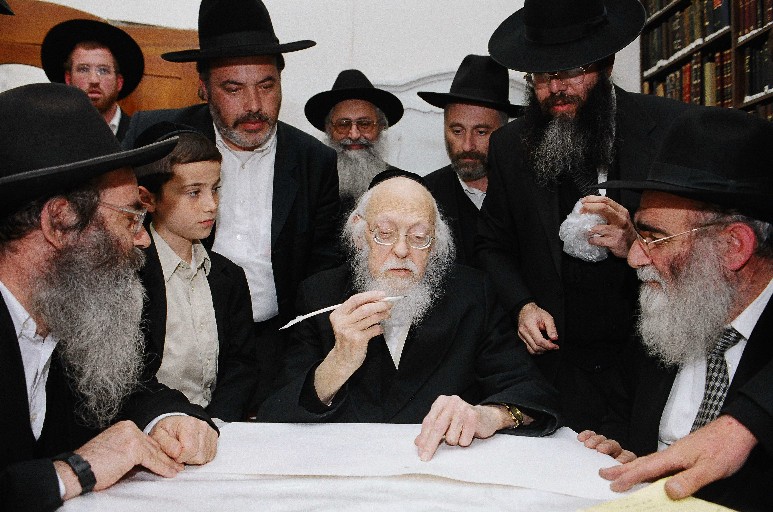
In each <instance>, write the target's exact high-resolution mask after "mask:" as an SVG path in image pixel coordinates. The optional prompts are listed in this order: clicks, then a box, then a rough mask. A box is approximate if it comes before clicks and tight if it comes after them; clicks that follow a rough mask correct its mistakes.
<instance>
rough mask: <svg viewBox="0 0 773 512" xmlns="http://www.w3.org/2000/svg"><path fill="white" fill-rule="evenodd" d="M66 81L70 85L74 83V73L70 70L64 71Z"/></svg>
mask: <svg viewBox="0 0 773 512" xmlns="http://www.w3.org/2000/svg"><path fill="white" fill-rule="evenodd" d="M64 83H66V84H67V85H70V84H71V83H72V73H70V72H69V71H65V72H64Z"/></svg>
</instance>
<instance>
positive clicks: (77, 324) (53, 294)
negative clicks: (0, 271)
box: [32, 220, 144, 427]
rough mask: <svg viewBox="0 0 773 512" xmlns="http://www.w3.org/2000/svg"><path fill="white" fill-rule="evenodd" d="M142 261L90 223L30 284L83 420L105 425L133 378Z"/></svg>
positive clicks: (138, 363) (137, 365) (138, 361)
mask: <svg viewBox="0 0 773 512" xmlns="http://www.w3.org/2000/svg"><path fill="white" fill-rule="evenodd" d="M95 222H96V223H99V221H98V220H96V221H95ZM143 263H144V254H143V253H142V252H141V251H140V250H139V249H136V248H135V249H133V250H132V253H131V254H130V255H126V254H124V253H122V250H121V248H120V245H118V241H117V240H115V239H114V238H113V237H112V236H111V235H110V233H109V232H107V231H106V230H105V229H104V228H103V227H102V226H101V225H94V224H92V227H90V228H88V231H87V232H84V234H83V235H82V236H81V237H80V238H79V239H78V240H76V241H75V242H73V243H72V244H70V245H68V246H67V247H65V248H64V249H62V250H61V251H60V252H59V254H58V255H57V257H56V258H55V259H54V260H53V261H52V263H51V267H50V268H49V269H48V270H47V271H46V272H44V273H43V274H42V275H41V276H40V278H39V279H38V280H37V282H36V283H35V285H34V287H33V291H32V308H33V310H34V311H35V314H36V315H37V316H38V317H39V318H40V319H41V320H42V322H43V324H44V325H45V326H46V327H47V328H48V330H49V332H50V333H51V334H52V335H53V336H54V337H55V338H56V339H58V341H59V343H58V345H57V348H58V350H59V351H60V354H61V358H62V362H63V366H64V371H65V373H66V374H67V376H68V377H69V378H70V379H71V380H72V382H73V383H74V391H76V392H77V394H78V395H79V396H80V398H81V402H80V403H79V404H78V406H77V410H76V414H77V416H78V417H79V419H80V420H81V421H82V422H83V423H84V424H85V425H87V426H92V427H104V426H106V425H108V424H109V423H110V422H111V420H113V419H114V418H115V416H116V415H117V413H118V411H119V410H120V408H121V406H122V405H123V403H124V401H125V399H126V397H127V396H128V395H129V394H130V393H131V392H132V391H134V390H135V388H136V386H137V384H138V381H139V377H140V373H141V368H142V358H143V346H144V343H143V336H142V332H141V330H140V318H141V315H142V304H143V298H144V289H143V287H142V283H141V281H140V279H139V276H138V275H137V270H138V269H139V268H140V267H141V266H142V264H143Z"/></svg>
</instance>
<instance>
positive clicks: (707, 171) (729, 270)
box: [580, 108, 773, 510]
mask: <svg viewBox="0 0 773 512" xmlns="http://www.w3.org/2000/svg"><path fill="white" fill-rule="evenodd" d="M772 158H773V125H771V124H770V123H768V122H766V121H764V120H762V119H758V118H755V117H752V116H750V115H749V114H747V113H744V112H737V111H732V110H726V109H716V108H700V109H697V108H696V109H694V110H693V111H690V112H688V113H686V114H684V115H682V116H681V117H679V118H678V119H677V120H676V121H674V124H673V125H672V127H671V129H670V130H669V132H668V134H667V135H666V138H665V142H664V144H663V146H662V148H661V150H660V152H659V154H658V156H657V158H656V159H655V162H654V164H653V166H652V168H651V170H650V172H649V175H648V176H647V177H646V179H645V180H642V181H611V182H608V183H604V184H602V186H606V187H608V188H610V189H612V188H626V189H633V190H643V193H642V198H641V204H640V206H639V209H638V211H637V212H636V215H635V217H634V224H635V226H636V229H637V231H638V239H637V243H634V244H633V245H632V246H631V250H630V252H629V253H628V263H629V265H631V266H632V267H634V268H636V269H637V272H638V275H639V279H640V280H641V281H642V286H641V291H640V295H639V301H640V306H641V316H640V318H639V321H638V325H637V330H638V334H639V336H640V337H641V341H642V343H641V345H639V346H636V347H635V350H634V351H633V353H632V354H631V357H630V360H629V361H627V363H628V364H627V365H626V366H625V367H624V377H625V382H626V387H625V388H624V389H626V390H630V392H631V393H630V396H627V397H626V401H624V402H622V403H621V404H620V405H621V407H619V408H618V410H616V412H617V413H618V415H617V416H619V417H618V418H617V419H618V420H620V421H621V423H622V426H623V428H622V429H620V431H621V432H622V436H621V437H619V438H617V441H619V444H618V443H617V442H615V441H609V440H605V439H604V436H597V435H594V433H593V432H583V433H582V434H581V435H580V439H581V440H583V441H585V442H586V445H588V446H590V447H595V448H597V449H599V450H600V451H603V452H605V453H609V454H611V455H613V456H615V457H617V458H618V460H620V461H621V462H626V461H630V460H631V459H633V458H634V457H635V456H634V455H633V453H636V454H639V455H644V454H648V453H652V452H656V451H657V453H656V454H654V455H650V456H647V457H643V458H641V459H637V460H634V461H633V462H630V463H628V464H624V465H622V466H618V467H615V468H608V469H604V470H602V472H601V475H602V476H603V477H605V478H607V479H610V480H613V483H612V489H613V490H618V491H623V490H627V489H628V488H630V487H631V486H632V485H633V484H635V483H639V482H642V481H645V480H651V479H656V478H659V477H662V476H665V475H670V474H673V473H678V474H677V476H675V477H673V478H671V479H670V480H669V481H668V482H667V483H666V492H667V493H668V494H669V496H671V497H672V498H682V497H684V496H687V495H690V494H693V493H694V492H696V491H697V490H698V489H701V488H702V487H703V489H701V490H700V492H698V494H697V495H698V496H699V497H701V498H704V499H708V500H710V501H714V502H717V503H720V504H722V505H725V506H728V507H731V508H733V509H737V510H771V508H772V507H773V494H771V492H770V483H771V482H773V444H771V443H773V345H771V343H770V341H771V336H772V335H773V301H771V296H773V179H771V175H770V162H771V159H772ZM620 445H622V446H623V447H625V448H627V449H628V450H631V451H632V452H633V453H631V452H628V451H623V450H622V449H621V448H620ZM704 486H705V487H704Z"/></svg>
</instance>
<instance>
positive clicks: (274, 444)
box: [62, 423, 620, 512]
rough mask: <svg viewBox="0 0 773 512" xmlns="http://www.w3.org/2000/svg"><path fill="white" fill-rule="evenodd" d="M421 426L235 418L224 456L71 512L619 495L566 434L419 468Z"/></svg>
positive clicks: (392, 506) (438, 457) (453, 506)
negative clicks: (417, 441) (241, 420)
mask: <svg viewBox="0 0 773 512" xmlns="http://www.w3.org/2000/svg"><path fill="white" fill-rule="evenodd" d="M419 430H420V426H419V425H384V424H323V425H292V424H265V423H264V424H261V423H231V424H228V425H225V426H224V427H223V428H222V429H221V437H220V443H219V446H218V455H217V457H216V458H215V460H213V461H212V462H211V463H209V464H207V465H205V466H201V467H192V466H191V467H187V468H186V469H185V470H184V471H183V472H182V473H180V474H179V475H178V476H177V477H175V478H173V479H164V478H161V477H158V476H156V475H153V474H151V473H148V472H146V471H136V472H134V473H132V474H131V475H129V476H128V477H127V478H125V479H124V480H122V481H121V482H119V483H118V484H116V485H115V486H113V487H112V488H110V489H107V490H105V491H101V492H97V493H92V494H90V495H86V496H81V497H78V498H75V499H73V500H70V501H68V502H67V503H65V506H64V508H63V509H62V510H65V511H83V512H89V511H100V512H103V511H115V512H118V511H121V512H123V511H126V512H132V511H137V512H152V511H162V512H178V511H179V512H192V511H209V510H212V511H215V510H217V511H221V510H222V511H230V510H237V511H238V510H272V511H273V510H315V511H316V510H330V511H336V512H340V511H344V510H367V511H372V510H392V511H394V510H397V511H400V510H459V511H470V510H524V511H527V510H528V511H535V510H549V511H564V510H566V511H570V510H571V511H574V510H578V509H581V508H585V507H588V506H591V505H595V504H598V503H601V502H604V501H607V500H609V499H614V498H616V497H619V496H620V495H619V494H615V493H612V492H611V491H610V490H609V482H607V481H605V480H603V479H601V478H600V477H599V476H598V469H599V468H601V467H608V466H611V465H614V464H615V462H614V461H613V460H612V459H611V458H609V457H607V456H605V455H601V454H599V453H596V452H595V451H593V450H589V449H587V448H585V447H584V446H582V444H581V443H579V442H577V441H576V440H575V439H574V436H575V435H576V434H575V433H574V432H573V431H571V430H569V429H561V430H559V431H558V432H557V433H556V434H554V435H553V436H551V437H549V438H526V437H519V436H512V435H505V434H498V435H495V436H494V437H492V438H490V439H485V440H481V439H476V440H475V441H473V444H472V445H471V446H470V447H467V448H460V447H451V446H446V445H442V446H441V447H440V448H439V449H438V452H437V453H436V454H435V457H434V458H433V459H432V460H431V461H429V462H421V461H420V460H419V458H418V456H417V454H416V448H415V446H414V445H413V439H414V438H415V436H416V435H417V434H418V432H419Z"/></svg>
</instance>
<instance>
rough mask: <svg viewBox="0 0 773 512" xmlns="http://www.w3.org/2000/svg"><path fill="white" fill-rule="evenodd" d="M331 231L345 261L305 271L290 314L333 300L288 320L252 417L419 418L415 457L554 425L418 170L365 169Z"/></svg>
mask: <svg viewBox="0 0 773 512" xmlns="http://www.w3.org/2000/svg"><path fill="white" fill-rule="evenodd" d="M382 177H383V178H385V179H384V180H383V181H381V178H382ZM343 238H344V242H345V243H346V245H347V246H348V247H349V249H350V253H351V257H350V259H349V265H344V266H342V267H339V268H336V269H332V270H329V271H325V272H321V273H319V274H317V275H316V276H312V277H311V278H309V279H308V280H306V281H305V282H304V283H303V284H302V285H301V289H300V291H299V299H298V306H299V309H298V311H313V310H316V309H319V308H321V307H325V306H330V305H332V304H337V303H341V302H342V303H343V304H341V305H340V306H339V307H338V308H337V309H336V310H335V311H333V313H331V314H330V316H329V317H326V316H323V315H317V316H315V317H312V318H310V319H307V320H304V321H302V322H300V323H299V324H298V325H297V326H296V327H295V330H294V332H293V333H292V341H291V344H290V347H289V349H288V357H287V360H286V366H285V368H284V372H283V374H282V380H281V381H280V385H279V390H278V391H277V392H276V393H275V394H274V395H273V396H271V397H269V398H268V400H266V402H265V403H264V404H263V407H262V408H261V411H260V412H259V414H258V418H259V419H262V420H267V421H286V422H380V423H422V429H421V433H420V434H419V436H418V437H417V438H416V440H415V443H416V445H417V448H418V453H419V456H420V457H421V459H422V460H429V459H431V458H432V456H433V455H434V453H435V450H436V449H437V447H438V445H439V444H440V443H441V442H445V443H446V444H449V445H461V446H467V445H469V444H470V443H471V442H472V440H473V438H486V437H490V436H492V435H493V434H494V433H496V432H506V433H513V434H523V435H546V434H549V433H551V432H553V431H554V430H555V429H556V427H557V426H558V425H559V419H558V413H557V412H556V411H557V396H556V392H555V391H554V390H553V389H552V388H551V387H550V386H549V385H548V384H547V383H546V382H545V381H544V379H543V378H542V377H541V375H540V373H539V371H538V370H536V368H535V367H534V365H533V363H532V362H531V359H530V357H529V355H528V353H527V352H526V349H525V348H524V347H523V346H522V345H520V344H517V343H515V342H513V335H514V332H513V330H514V326H513V325H512V323H511V322H510V321H509V320H508V319H507V318H506V317H505V314H504V312H503V311H502V310H501V309H499V307H498V306H497V304H496V300H495V297H494V291H493V289H492V286H491V283H490V282H488V280H487V278H486V277H485V274H483V273H482V272H480V271H478V270H475V269H472V268H468V267H463V266H461V265H457V264H455V263H454V262H453V258H454V249H453V241H452V239H451V235H450V231H449V228H448V225H447V224H446V222H445V220H444V219H443V218H442V217H441V216H440V214H439V212H438V209H437V205H436V203H435V201H434V199H433V198H432V195H431V194H430V192H429V191H428V190H427V189H426V187H425V186H424V185H423V181H422V180H421V178H420V177H418V176H416V175H414V174H411V173H407V172H404V171H403V172H399V173H396V172H394V171H385V173H384V174H383V176H382V175H379V176H376V178H375V179H374V186H373V188H371V189H370V190H369V191H368V192H366V193H365V194H363V196H362V198H361V199H360V200H359V202H358V203H357V207H356V209H355V210H354V211H353V212H352V213H351V215H350V216H349V222H348V223H347V225H346V231H345V233H344V235H343ZM387 297H401V298H399V299H398V300H395V301H392V300H387Z"/></svg>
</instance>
